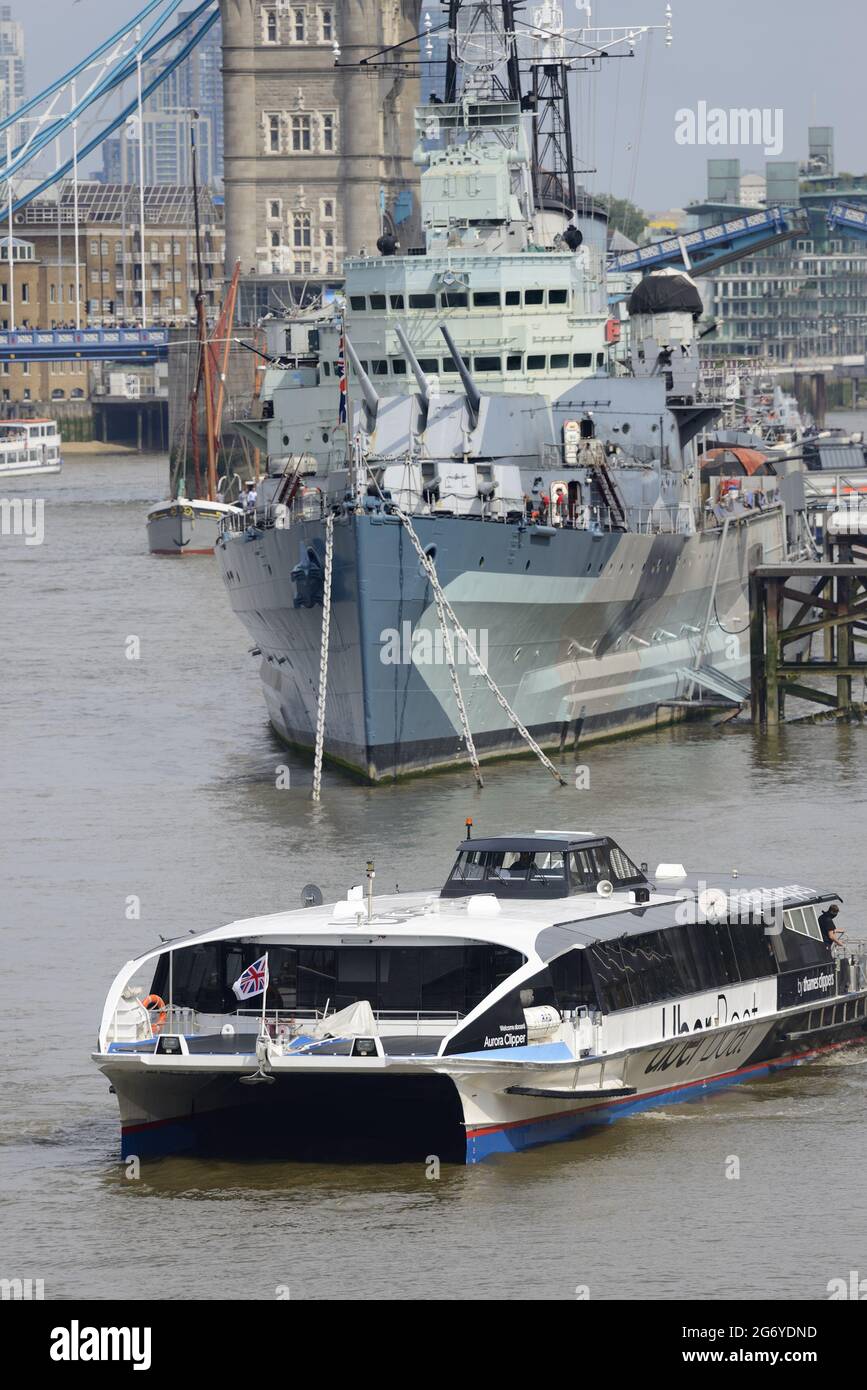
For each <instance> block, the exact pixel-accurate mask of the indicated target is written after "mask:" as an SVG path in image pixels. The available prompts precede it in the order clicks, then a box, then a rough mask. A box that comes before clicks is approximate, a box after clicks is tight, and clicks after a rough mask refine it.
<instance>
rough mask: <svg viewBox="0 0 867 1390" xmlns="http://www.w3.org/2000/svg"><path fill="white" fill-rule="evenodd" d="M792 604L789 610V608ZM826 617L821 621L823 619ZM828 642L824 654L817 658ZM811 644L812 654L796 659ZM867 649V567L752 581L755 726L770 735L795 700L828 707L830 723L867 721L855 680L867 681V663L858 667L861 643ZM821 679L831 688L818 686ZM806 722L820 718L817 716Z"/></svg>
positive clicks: (806, 564) (759, 574) (805, 567)
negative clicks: (798, 648)
mask: <svg viewBox="0 0 867 1390" xmlns="http://www.w3.org/2000/svg"><path fill="white" fill-rule="evenodd" d="M787 600H788V603H787ZM817 613H818V614H819V616H815V615H816V614H817ZM819 634H821V637H822V654H821V656H818V657H814V656H813V655H812V647H813V642H814V638H815V637H816V636H817V635H819ZM804 639H807V640H808V653H807V654H806V655H803V656H801V657H800V658H799V659H793V658H792V657H791V655H790V654H789V650H788V649H790V647H791V644H792V643H794V642H801V641H803V640H804ZM864 641H867V563H864V562H862V563H857V564H855V563H840V562H834V561H832V560H816V561H801V562H796V563H793V564H784V565H759V566H757V568H756V569H754V570H753V571H752V573H751V575H750V665H751V672H752V697H751V710H752V719H753V725H754V727H755V728H758V729H770V728H773V727H775V726H777V725H779V724H781V723H782V722H783V719H784V713H785V699H786V696H787V695H791V696H797V697H798V698H799V699H801V700H807V701H810V702H812V704H814V705H820V706H822V712H821V713H822V715H823V716H825V717H827V716H832V717H833V716H841V715H843V716H846V717H853V716H855V717H858V718H863V715H864V698H863V692H864V690H865V689H867V686H862V688H861V692H862V698H861V700H860V701H855V700H854V699H853V680H854V679H855V678H857V677H858V676H861V677H862V679H863V680H865V681H867V660H857V659H856V643H858V642H864ZM816 677H820V678H825V680H826V681H828V682H830V684H829V685H828V686H827V688H822V687H821V686H816V685H815V684H813V680H814V679H815V678H816ZM805 717H806V718H816V717H817V712H815V711H814V712H813V714H812V715H810V714H808V715H806V716H805Z"/></svg>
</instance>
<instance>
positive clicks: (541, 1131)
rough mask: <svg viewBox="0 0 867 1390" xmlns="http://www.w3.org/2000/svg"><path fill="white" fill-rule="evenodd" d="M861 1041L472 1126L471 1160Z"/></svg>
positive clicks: (694, 1094)
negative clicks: (628, 1095)
mask: <svg viewBox="0 0 867 1390" xmlns="http://www.w3.org/2000/svg"><path fill="white" fill-rule="evenodd" d="M855 1041H857V1039H855V1038H847V1039H846V1040H845V1041H843V1042H838V1043H829V1044H827V1045H826V1046H825V1047H821V1048H816V1049H815V1050H813V1051H812V1052H804V1053H800V1054H799V1055H797V1056H791V1057H780V1058H772V1059H771V1060H769V1061H767V1062H764V1063H759V1064H753V1065H749V1064H748V1065H747V1066H746V1067H743V1068H741V1069H740V1070H739V1071H735V1072H729V1073H727V1074H726V1075H725V1076H715V1077H711V1078H709V1079H708V1080H707V1081H689V1082H687V1083H686V1084H685V1085H683V1086H673V1087H671V1089H670V1090H664V1091H654V1092H653V1094H652V1095H647V1096H637V1097H636V1098H635V1100H620V1101H614V1100H612V1101H609V1102H608V1104H607V1105H598V1106H594V1107H593V1108H592V1109H586V1110H580V1111H578V1112H577V1113H576V1112H572V1113H569V1114H563V1113H562V1112H561V1113H559V1114H556V1115H552V1116H551V1117H550V1118H549V1119H545V1118H541V1119H533V1120H528V1121H527V1123H526V1124H521V1123H520V1122H519V1123H517V1124H515V1123H511V1124H508V1125H504V1126H500V1127H497V1126H492V1127H490V1128H488V1127H486V1126H485V1127H482V1128H480V1129H475V1130H473V1129H468V1130H467V1163H480V1162H481V1161H482V1160H483V1159H485V1158H489V1157H490V1156H491V1154H495V1153H518V1152H520V1150H521V1149H532V1148H536V1147H537V1146H538V1145H540V1144H553V1143H556V1142H557V1141H558V1140H560V1139H569V1138H571V1137H572V1136H573V1135H576V1134H579V1133H580V1132H581V1130H583V1129H593V1128H596V1127H598V1126H599V1125H610V1124H613V1123H614V1121H615V1120H619V1119H620V1118H621V1116H623V1115H634V1114H636V1113H637V1112H638V1111H640V1110H649V1109H650V1108H651V1106H654V1105H672V1104H674V1102H675V1101H684V1100H698V1099H700V1098H701V1097H703V1096H706V1095H708V1094H709V1093H710V1092H711V1091H720V1090H722V1089H723V1087H724V1086H735V1085H737V1084H738V1082H741V1081H753V1080H755V1079H756V1078H759V1077H763V1076H770V1075H771V1074H772V1073H773V1072H775V1071H782V1070H784V1069H785V1068H787V1067H796V1066H799V1065H800V1064H801V1063H802V1062H809V1061H811V1060H812V1059H813V1058H814V1057H817V1056H818V1055H819V1054H820V1053H823V1052H832V1051H834V1050H836V1049H837V1048H840V1047H846V1046H847V1045H848V1044H849V1043H851V1042H855Z"/></svg>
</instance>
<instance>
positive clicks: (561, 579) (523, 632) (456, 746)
mask: <svg viewBox="0 0 867 1390" xmlns="http://www.w3.org/2000/svg"><path fill="white" fill-rule="evenodd" d="M783 524H784V523H783V518H782V514H781V513H780V512H778V511H776V510H769V511H766V512H758V513H755V514H753V515H752V516H751V517H750V518H749V519H744V520H743V521H741V522H738V523H736V524H734V523H733V524H732V525H731V526H730V528H729V531H728V535H727V537H726V540H725V549H724V551H723V556H722V562H721V568H720V575H719V582H718V587H717V592H716V595H715V598H714V600H713V603H712V612H711V623H710V627H709V632H708V639H707V643H706V647H705V653H704V662H705V664H706V665H710V666H713V667H715V668H716V669H717V670H719V671H722V672H724V673H725V674H726V675H728V676H731V677H733V678H735V679H739V680H746V679H747V678H748V675H749V634H748V630H747V618H748V608H747V576H748V572H749V569H750V566H751V565H752V564H755V563H756V562H757V561H758V560H759V559H760V558H761V557H766V558H771V557H775V556H777V555H780V554H781V553H782V546H783ZM413 525H414V528H415V530H416V533H417V535H418V537H419V540H420V541H421V543H422V545H423V546H424V547H425V549H428V548H429V547H434V548H435V554H434V562H435V565H436V570H437V574H438V576H439V580H440V583H441V584H442V586H443V589H444V590H445V592H446V594H447V596H448V598H449V601H450V603H451V604H452V606H453V608H454V610H455V612H456V614H457V617H458V619H459V621H460V622H461V623H462V625H463V626H464V627H465V628H466V629H467V630H468V631H469V632H470V633H471V635H472V634H475V636H476V645H477V646H479V648H480V652H481V654H482V655H483V657H485V656H486V664H487V666H488V669H489V670H490V673H491V675H492V676H493V678H494V680H495V681H496V683H497V685H498V686H499V688H500V690H501V691H502V692H503V694H504V695H505V697H506V699H507V700H508V701H509V703H510V704H511V706H512V708H513V709H514V710H515V712H516V713H517V714H518V716H519V717H520V718H521V719H522V720H523V722H524V723H525V724H526V725H527V727H528V728H529V729H530V730H531V732H532V733H533V734H534V736H535V737H536V738H537V739H539V740H540V741H541V742H543V743H544V744H545V745H546V746H552V745H553V746H555V747H562V746H565V747H571V746H572V745H573V744H574V743H575V741H576V738H577V736H578V735H579V734H580V736H581V739H582V741H584V740H585V739H591V738H594V737H601V736H607V735H612V734H621V733H627V732H630V731H635V730H637V729H639V728H641V727H642V726H646V725H647V724H648V723H650V722H652V721H653V720H655V719H656V717H657V713H658V710H659V705H660V703H661V702H664V701H670V700H673V699H677V698H680V697H682V696H683V695H685V694H686V684H687V682H686V680H685V679H684V676H683V674H682V673H683V671H684V669H689V668H691V667H692V665H693V664H694V662H695V660H696V656H697V653H698V649H699V643H700V640H701V639H700V634H701V631H702V629H703V628H704V625H705V621H706V618H707V614H708V609H709V607H711V598H712V590H713V578H714V573H715V569H716V563H717V557H718V552H719V546H720V543H721V537H722V532H721V531H720V530H713V531H704V532H700V533H698V534H696V535H690V536H688V535H667V534H650V535H641V534H635V533H629V534H623V533H605V534H601V535H598V536H594V535H592V534H591V533H589V532H587V531H581V530H565V529H564V530H553V531H547V530H542V529H540V528H536V529H533V528H532V527H531V528H527V527H522V526H517V525H505V524H498V523H494V522H487V523H480V522H475V521H468V520H461V519H457V518H452V517H448V518H446V517H441V518H437V517H420V518H416V519H414V521H413ZM311 555H312V556H318V557H320V559H321V557H322V556H323V555H324V527H323V524H322V523H321V522H320V521H315V522H303V523H300V524H296V525H294V526H293V527H292V528H291V529H285V530H284V529H279V528H271V529H267V530H265V531H260V532H256V533H254V534H252V535H251V533H250V532H248V533H246V534H245V535H238V534H233V535H229V536H228V537H227V538H226V539H225V540H223V541H221V542H220V544H219V545H218V547H217V557H218V563H219V565H220V567H221V570H222V572H223V577H224V579H225V581H226V585H227V588H228V591H229V595H230V598H231V601H232V605H233V608H234V609H235V612H236V613H237V615H238V617H239V618H240V619H241V621H242V622H243V623H244V625H245V626H246V628H247V630H248V632H249V633H250V635H251V636H252V637H253V639H254V640H255V642H256V645H257V646H258V647H259V648H260V650H261V653H262V667H261V676H262V682H263V688H264V693H265V700H266V704H267V708H268V714H269V717H270V720H271V723H272V724H273V726H274V728H275V729H276V731H277V732H278V733H279V734H280V736H281V737H282V738H284V739H285V740H286V741H288V742H290V743H293V744H296V745H299V746H301V747H305V748H312V746H313V742H314V729H315V716H316V697H317V689H318V679H319V649H320V635H321V625H322V608H321V603H317V604H316V605H315V606H313V607H309V608H308V607H296V606H295V603H296V598H297V596H298V591H297V589H296V585H295V584H294V583H293V581H292V579H291V571H292V569H293V567H294V566H295V565H297V564H298V562H299V560H300V561H304V560H305V559H309V558H310V556H311ZM437 633H438V625H437V619H436V609H435V606H434V603H433V595H432V592H431V589H430V585H429V582H428V580H427V578H426V576H425V575H424V573H423V571H422V569H421V566H420V564H419V562H418V558H417V556H416V554H415V552H414V550H413V548H412V546H411V544H410V542H409V538H408V536H407V534H406V532H405V531H404V530H403V528H402V527H401V525H400V523H399V522H398V521H397V520H395V519H394V518H391V517H386V516H378V515H366V516H360V517H356V516H346V517H342V518H339V519H337V520H336V522H335V526H334V578H333V593H332V619H331V643H330V649H329V669H328V691H327V704H326V721H325V751H326V755H327V756H328V757H329V758H331V759H333V760H336V761H338V762H340V763H342V764H344V765H346V766H348V767H349V768H351V769H353V770H354V771H356V772H358V773H360V774H362V775H363V776H365V777H366V778H368V779H370V780H371V781H379V780H381V779H386V778H393V777H396V776H401V775H405V774H408V773H416V772H422V771H427V770H432V769H435V768H441V767H444V766H448V765H453V764H454V763H455V761H456V759H459V758H460V757H462V756H465V754H464V747H463V740H462V737H461V731H460V721H459V717H458V713H457V708H456V705H455V700H454V696H453V692H452V687H451V680H450V676H449V670H448V666H447V663H446V661H445V660H444V657H443V652H442V644H441V641H440V642H438V640H437ZM461 655H462V654H460V653H459V657H460V656H461ZM458 672H459V675H460V680H461V687H462V690H463V694H464V700H465V703H466V706H467V711H468V715H469V719H470V724H471V728H472V733H473V738H474V741H475V743H476V747H477V749H478V752H479V754H480V755H482V756H503V755H506V754H510V753H519V752H522V751H524V745H523V743H522V741H521V739H520V737H519V735H518V734H517V733H516V732H515V730H514V729H513V727H512V725H511V724H510V722H509V720H508V718H507V716H506V714H505V713H504V711H503V710H502V708H501V707H500V705H499V704H498V702H497V701H496V700H495V698H494V697H493V696H492V695H491V693H490V691H489V690H488V689H487V687H486V685H485V684H484V682H483V680H482V679H481V677H480V676H479V674H478V672H477V671H476V670H474V669H473V668H472V667H471V666H470V665H469V664H468V663H467V662H466V659H465V658H464V659H463V660H460V659H459V660H458Z"/></svg>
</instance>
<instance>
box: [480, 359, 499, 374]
mask: <svg viewBox="0 0 867 1390" xmlns="http://www.w3.org/2000/svg"><path fill="white" fill-rule="evenodd" d="M473 366H474V367H475V369H476V371H477V372H498V371H499V370H500V359H499V357H476V358H474V359H473Z"/></svg>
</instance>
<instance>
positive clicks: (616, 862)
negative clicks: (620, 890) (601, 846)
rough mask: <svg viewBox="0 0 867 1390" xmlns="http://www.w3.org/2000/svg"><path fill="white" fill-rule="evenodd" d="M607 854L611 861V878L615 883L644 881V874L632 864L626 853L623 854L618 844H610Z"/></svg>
mask: <svg viewBox="0 0 867 1390" xmlns="http://www.w3.org/2000/svg"><path fill="white" fill-rule="evenodd" d="M608 854H609V860H610V863H611V878H612V881H613V882H614V883H615V884H624V883H643V882H644V875H643V874H642V873H641V871H640V869H638V868H637V867H636V865H635V864H633V862H632V860H631V859H630V858H629V856H628V854H624V853H623V850H622V849H620V848H619V846H617V845H612V846H611V847H610V849H609V851H608Z"/></svg>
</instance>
